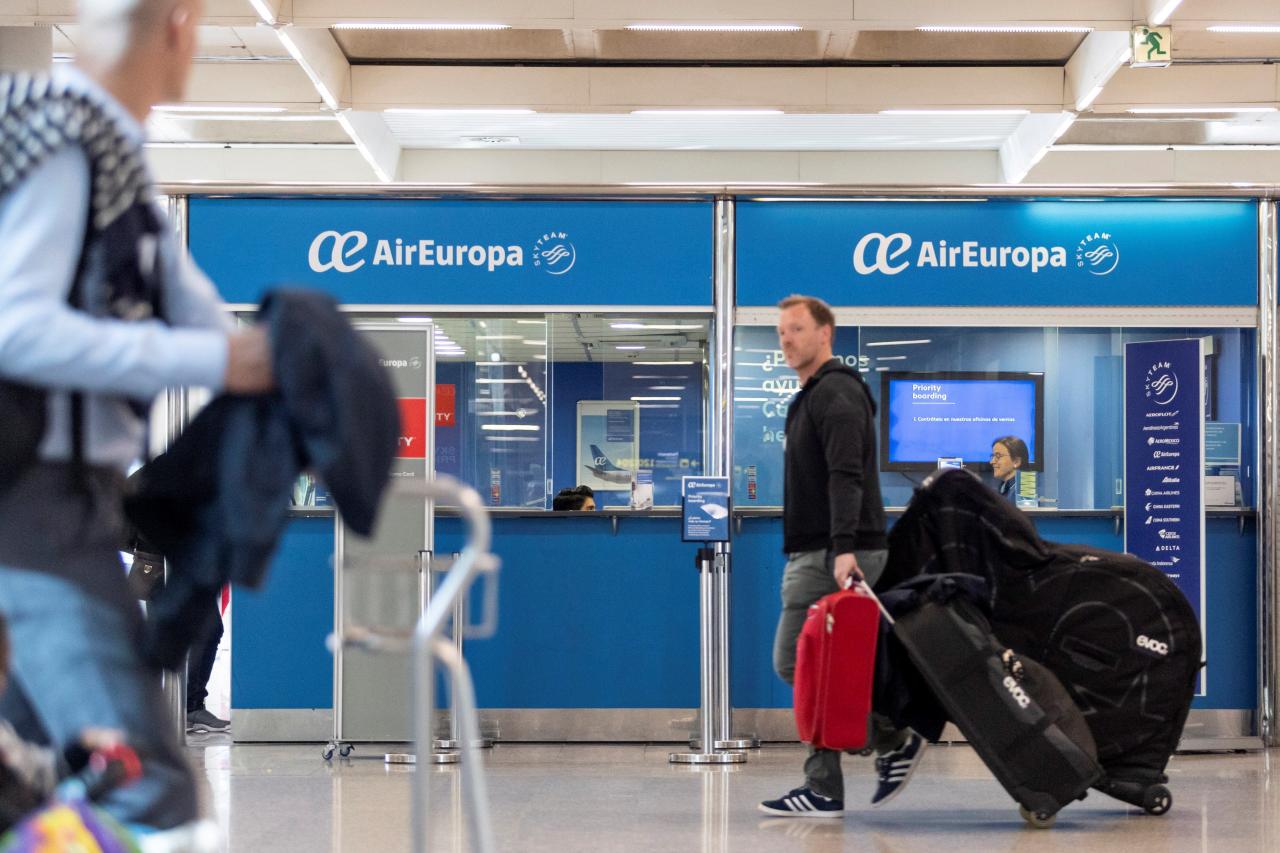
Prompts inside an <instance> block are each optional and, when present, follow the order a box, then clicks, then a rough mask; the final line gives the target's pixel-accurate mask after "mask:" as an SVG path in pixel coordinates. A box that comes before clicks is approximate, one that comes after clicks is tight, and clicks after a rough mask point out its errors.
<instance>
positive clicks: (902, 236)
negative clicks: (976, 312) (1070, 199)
mask: <svg viewBox="0 0 1280 853" xmlns="http://www.w3.org/2000/svg"><path fill="white" fill-rule="evenodd" d="M1119 263H1120V249H1119V247H1118V246H1116V244H1115V241H1113V240H1112V239H1111V235H1110V234H1104V233H1102V232H1094V233H1092V234H1086V235H1085V237H1084V239H1082V240H1081V241H1080V243H1079V245H1077V246H1076V267H1077V268H1079V269H1084V270H1087V271H1088V272H1090V273H1091V274H1093V275H1110V274H1111V273H1112V272H1113V271H1114V270H1115V268H1116V267H1117V266H1118V265H1119ZM1068 265H1069V264H1068V261H1067V249H1066V247H1065V246H1022V245H1018V246H1015V245H994V244H988V243H983V242H980V241H978V240H962V241H960V242H958V243H956V242H952V243H948V242H947V241H946V240H924V241H922V242H921V243H920V244H919V245H918V246H917V245H916V241H915V239H914V238H912V236H911V235H910V234H907V233H905V232H903V231H897V232H894V233H893V234H882V233H880V232H879V231H872V232H871V233H869V234H864V235H863V236H862V237H861V238H860V239H859V240H858V242H857V244H856V245H855V246H854V248H853V269H854V271H855V272H857V273H858V275H877V274H878V275H897V274H898V273H901V272H904V271H906V270H908V269H910V268H912V267H915V268H916V269H1008V268H1011V267H1012V268H1014V269H1028V270H1030V271H1031V272H1033V273H1038V272H1040V271H1041V270H1044V269H1053V268H1063V269H1065V268H1066V267H1067V266H1068Z"/></svg>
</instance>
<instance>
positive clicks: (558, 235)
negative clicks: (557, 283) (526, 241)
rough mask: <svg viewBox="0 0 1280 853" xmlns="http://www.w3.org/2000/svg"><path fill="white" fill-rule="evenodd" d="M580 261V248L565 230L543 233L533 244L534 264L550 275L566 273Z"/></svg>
mask: <svg viewBox="0 0 1280 853" xmlns="http://www.w3.org/2000/svg"><path fill="white" fill-rule="evenodd" d="M577 262H578V250H577V249H576V248H574V245H573V243H571V242H569V235H568V234H566V233H565V232H563V231H552V232H550V233H548V234H543V235H542V236H541V237H539V238H538V242H536V243H534V244H533V265H534V266H535V267H537V268H538V269H540V270H542V271H543V272H545V273H547V274H549V275H564V274H565V273H567V272H568V271H569V270H571V269H573V265H574V264H576V263H577Z"/></svg>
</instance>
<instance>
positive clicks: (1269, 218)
mask: <svg viewBox="0 0 1280 853" xmlns="http://www.w3.org/2000/svg"><path fill="white" fill-rule="evenodd" d="M1258 250H1259V251H1258V382H1259V384H1260V385H1261V394H1260V395H1259V398H1260V401H1259V402H1260V408H1261V410H1262V411H1261V415H1260V417H1259V418H1258V427H1259V429H1260V431H1261V432H1262V436H1261V438H1262V440H1261V442H1260V448H1259V457H1260V458H1259V460H1258V466H1257V469H1258V477H1257V498H1256V501H1255V502H1256V503H1257V506H1258V578H1259V590H1260V592H1261V595H1259V596H1258V599H1259V610H1260V613H1259V617H1260V618H1259V620H1258V626H1259V629H1260V631H1261V633H1262V655H1261V667H1260V668H1261V670H1262V671H1261V673H1260V679H1259V680H1260V684H1259V697H1258V698H1259V705H1260V706H1261V707H1260V716H1261V720H1260V726H1259V730H1260V731H1259V733H1260V734H1261V735H1262V738H1263V742H1264V743H1265V744H1266V745H1267V746H1280V720H1277V713H1280V709H1277V704H1276V701H1277V696H1276V690H1277V688H1280V565H1278V564H1277V551H1276V549H1277V544H1278V543H1280V519H1278V518H1277V516H1276V510H1277V508H1278V507H1280V447H1277V439H1278V438H1280V436H1277V433H1276V416H1277V387H1276V382H1277V376H1276V370H1277V361H1276V355H1277V344H1276V298H1277V294H1276V288H1277V286H1278V285H1280V281H1277V263H1278V262H1280V250H1278V249H1277V226H1276V206H1275V204H1274V203H1272V202H1271V201H1269V200H1267V199H1260V200H1259V202H1258Z"/></svg>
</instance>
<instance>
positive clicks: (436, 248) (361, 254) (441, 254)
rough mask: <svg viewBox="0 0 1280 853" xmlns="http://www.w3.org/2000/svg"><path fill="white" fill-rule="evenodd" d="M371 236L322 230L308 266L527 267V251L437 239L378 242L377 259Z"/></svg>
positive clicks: (344, 268)
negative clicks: (437, 240) (366, 250)
mask: <svg viewBox="0 0 1280 853" xmlns="http://www.w3.org/2000/svg"><path fill="white" fill-rule="evenodd" d="M368 247H369V235H368V234H366V233H365V232H363V231H347V232H345V233H343V232H339V231H322V232H320V233H319V234H317V235H316V238H315V239H314V240H312V241H311V248H310V250H309V251H308V252H307V263H308V264H309V265H310V266H311V270H312V271H313V272H328V271H329V270H333V271H334V272H340V273H352V272H355V271H356V270H358V269H360V268H361V267H363V266H364V265H365V264H366V263H369V265H370V266H375V267H378V266H387V267H408V266H418V267H483V268H485V269H487V270H488V271H489V272H493V271H494V270H496V269H498V268H499V267H522V266H524V249H522V248H521V247H520V246H501V245H497V244H488V245H481V244H471V243H437V242H436V241H435V240H405V239H403V238H401V237H397V238H395V239H394V240H389V239H383V240H378V242H377V243H375V244H374V246H373V258H372V260H370V259H369V258H367V257H366V254H367V253H366V252H365V249H367V248H368Z"/></svg>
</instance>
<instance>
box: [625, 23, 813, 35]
mask: <svg viewBox="0 0 1280 853" xmlns="http://www.w3.org/2000/svg"><path fill="white" fill-rule="evenodd" d="M623 29H624V30H631V31H633V32H652V33H798V32H800V31H801V30H803V29H804V27H802V26H800V25H798V24H627V25H626V26H624V27H623Z"/></svg>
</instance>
